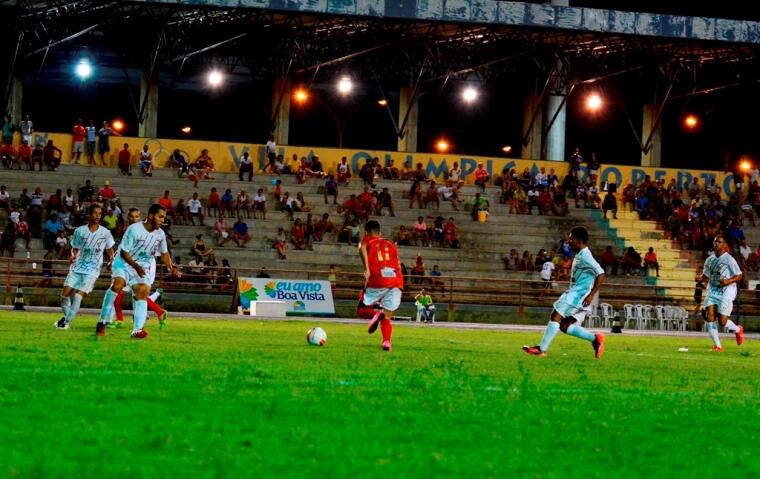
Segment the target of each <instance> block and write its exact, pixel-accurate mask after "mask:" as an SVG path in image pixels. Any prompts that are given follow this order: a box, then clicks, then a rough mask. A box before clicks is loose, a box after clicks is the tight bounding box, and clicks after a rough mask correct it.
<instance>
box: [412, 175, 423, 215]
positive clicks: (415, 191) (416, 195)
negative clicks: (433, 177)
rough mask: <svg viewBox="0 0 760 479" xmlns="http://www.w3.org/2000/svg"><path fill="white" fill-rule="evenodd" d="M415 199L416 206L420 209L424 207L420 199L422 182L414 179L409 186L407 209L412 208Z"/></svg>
mask: <svg viewBox="0 0 760 479" xmlns="http://www.w3.org/2000/svg"><path fill="white" fill-rule="evenodd" d="M415 200H416V201H417V207H418V208H420V209H422V208H424V207H425V206H424V204H423V199H422V182H420V181H419V180H416V179H415V180H414V182H413V183H412V186H411V188H409V209H412V207H413V206H414V201H415Z"/></svg>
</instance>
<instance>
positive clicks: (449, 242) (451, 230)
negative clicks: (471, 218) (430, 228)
mask: <svg viewBox="0 0 760 479" xmlns="http://www.w3.org/2000/svg"><path fill="white" fill-rule="evenodd" d="M443 246H444V247H448V248H459V240H458V239H457V225H456V224H455V223H454V218H451V217H449V219H448V221H446V222H445V223H444V224H443Z"/></svg>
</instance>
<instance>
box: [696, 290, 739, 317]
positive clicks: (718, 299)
mask: <svg viewBox="0 0 760 479" xmlns="http://www.w3.org/2000/svg"><path fill="white" fill-rule="evenodd" d="M735 298H736V291H734V292H733V293H726V294H721V295H719V294H712V293H708V295H707V297H706V298H705V302H704V304H702V309H707V307H708V306H713V305H715V306H717V307H718V314H720V315H721V316H731V311H732V310H733V309H734V299H735Z"/></svg>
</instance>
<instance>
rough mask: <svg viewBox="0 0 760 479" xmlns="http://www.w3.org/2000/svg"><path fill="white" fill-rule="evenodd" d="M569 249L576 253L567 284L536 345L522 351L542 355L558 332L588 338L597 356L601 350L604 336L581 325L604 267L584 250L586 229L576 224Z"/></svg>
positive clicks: (601, 278) (600, 282) (602, 279)
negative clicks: (568, 283) (539, 341)
mask: <svg viewBox="0 0 760 479" xmlns="http://www.w3.org/2000/svg"><path fill="white" fill-rule="evenodd" d="M568 243H569V244H570V248H571V249H572V250H573V251H574V252H575V253H576V254H575V257H574V258H573V266H572V268H571V270H570V287H569V288H568V289H567V291H565V292H564V293H563V294H562V296H560V297H559V299H558V300H557V301H556V302H555V303H554V310H553V311H552V315H551V317H550V318H549V324H548V325H547V326H546V330H545V331H544V337H543V338H542V339H541V343H540V344H538V345H537V346H523V351H525V352H526V353H528V354H531V355H533V356H546V351H547V350H548V349H549V346H550V345H551V343H552V341H553V340H554V337H555V336H556V335H557V332H558V331H562V332H563V333H565V334H569V335H571V336H575V337H576V338H581V339H585V340H586V341H589V342H590V343H591V345H592V346H593V347H594V355H595V356H596V358H597V359H599V358H601V357H602V354H603V353H604V335H602V334H593V333H591V332H590V331H588V330H586V329H584V328H583V327H581V323H582V322H583V320H584V319H585V317H586V315H587V314H588V313H589V311H590V310H591V302H592V301H593V299H594V296H595V295H596V293H597V292H599V288H601V286H602V283H604V270H603V269H602V267H601V266H599V263H597V262H596V260H595V259H594V257H593V256H592V255H591V251H590V250H589V249H588V246H586V245H587V244H588V231H586V228H584V227H582V226H576V227H575V228H573V229H572V230H571V231H570V237H569V239H568Z"/></svg>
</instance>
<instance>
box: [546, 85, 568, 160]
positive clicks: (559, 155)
mask: <svg viewBox="0 0 760 479" xmlns="http://www.w3.org/2000/svg"><path fill="white" fill-rule="evenodd" d="M564 100H565V96H564V95H549V97H548V99H547V102H546V119H547V121H551V120H552V118H554V115H555V114H556V115H557V117H556V118H555V120H554V123H552V127H551V129H550V130H549V132H548V133H547V134H546V159H547V160H549V161H565V123H566V122H567V108H566V104H565V102H564ZM558 109H559V113H557V110H558Z"/></svg>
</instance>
